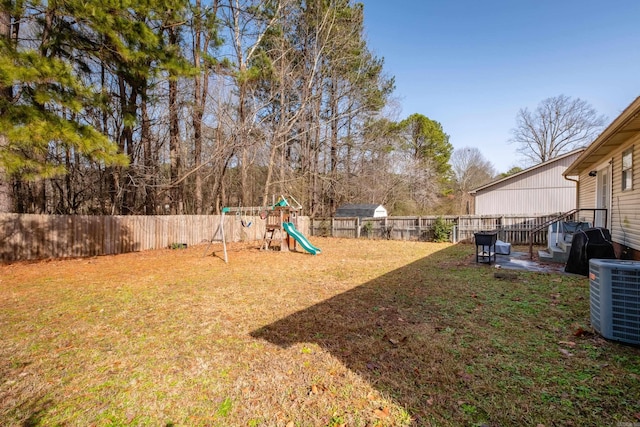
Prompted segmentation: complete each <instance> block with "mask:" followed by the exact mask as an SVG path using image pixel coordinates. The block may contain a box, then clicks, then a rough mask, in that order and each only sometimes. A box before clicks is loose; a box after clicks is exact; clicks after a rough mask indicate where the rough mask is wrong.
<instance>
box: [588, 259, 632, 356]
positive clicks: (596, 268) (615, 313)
mask: <svg viewBox="0 0 640 427" xmlns="http://www.w3.org/2000/svg"><path fill="white" fill-rule="evenodd" d="M589 285H590V297H589V299H590V302H591V326H593V329H595V330H596V331H597V332H598V333H599V334H601V335H602V336H603V337H605V338H607V339H611V340H616V341H622V342H626V343H630V344H640V261H622V260H615V259H591V260H589Z"/></svg>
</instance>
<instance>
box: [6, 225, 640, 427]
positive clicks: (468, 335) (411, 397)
mask: <svg viewBox="0 0 640 427" xmlns="http://www.w3.org/2000/svg"><path fill="white" fill-rule="evenodd" d="M311 240H312V243H313V244H314V245H316V246H318V247H320V248H322V250H323V253H322V254H321V255H318V256H311V255H308V254H303V253H279V252H262V251H259V250H258V249H256V248H254V247H249V246H246V245H240V244H239V245H236V246H233V247H232V248H231V251H230V253H229V260H230V262H229V264H224V262H223V261H221V260H220V259H219V258H216V257H213V256H206V257H202V254H203V251H204V246H200V247H193V248H188V249H184V250H163V251H151V252H143V253H134V254H127V255H119V256H108V257H99V258H93V259H79V260H66V261H49V262H40V263H25V264H13V265H5V266H0V308H1V309H0V342H1V343H2V345H1V346H0V425H2V426H52V425H56V426H57V425H69V426H75V425H78V426H86V425H95V426H124V425H136V426H138V425H149V426H283V427H285V426H286V427H292V426H335V427H337V426H403V425H416V426H430V425H433V426H465V425H467V426H483V425H486V426H516V425H517V426H539V425H544V426H566V425H569V426H605V425H606V426H616V425H617V424H618V423H625V425H631V424H626V423H638V422H640V381H639V378H640V349H638V348H635V347H632V346H627V345H622V344H618V343H615V342H609V341H605V340H603V339H602V338H600V337H598V336H597V335H594V334H593V333H592V331H591V328H590V326H589V290H588V280H587V279H586V278H582V277H574V276H565V275H559V274H541V273H526V272H518V273H517V275H516V277H512V278H509V279H508V280H507V279H500V278H496V277H495V276H494V273H495V272H496V269H495V268H494V267H490V266H486V265H480V266H478V265H476V264H475V262H474V261H475V256H474V247H473V246H471V245H455V246H453V245H449V244H435V243H420V242H395V241H356V240H345V239H323V238H312V239H311ZM256 246H257V245H256ZM212 249H215V250H219V249H220V248H219V247H215V248H212Z"/></svg>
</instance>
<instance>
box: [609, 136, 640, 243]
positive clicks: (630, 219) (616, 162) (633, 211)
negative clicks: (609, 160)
mask: <svg viewBox="0 0 640 427" xmlns="http://www.w3.org/2000/svg"><path fill="white" fill-rule="evenodd" d="M631 146H633V186H632V189H630V190H625V191H622V152H623V151H625V150H626V149H628V148H629V147H631ZM612 166H613V173H612V176H613V182H612V190H613V191H612V198H611V237H612V239H613V240H614V241H615V242H617V243H620V244H621V245H623V246H630V247H632V248H633V249H636V250H640V135H638V136H636V137H634V138H632V139H631V140H630V141H629V142H628V143H627V144H625V145H624V146H623V147H621V148H620V149H619V150H618V151H616V152H615V153H614V155H613V164H612Z"/></svg>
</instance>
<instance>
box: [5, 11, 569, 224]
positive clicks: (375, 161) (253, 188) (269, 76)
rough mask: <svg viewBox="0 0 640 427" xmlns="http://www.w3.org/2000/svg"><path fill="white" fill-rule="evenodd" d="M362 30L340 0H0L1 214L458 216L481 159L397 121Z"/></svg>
mask: <svg viewBox="0 0 640 427" xmlns="http://www.w3.org/2000/svg"><path fill="white" fill-rule="evenodd" d="M364 28H365V26H364V6H363V5H362V4H361V3H356V2H353V1H351V0H311V1H305V0H162V1H135V2H134V1H126V0H125V1H123V0H120V1H114V0H107V1H96V0H65V1H59V0H48V1H46V2H41V1H39V0H6V1H3V2H2V3H1V4H0V212H22V213H51V214H124V215H126V214H149V215H153V214H169V213H170V214H207V213H216V212H219V211H220V209H221V207H222V206H265V205H268V204H270V203H272V202H273V197H274V195H275V196H276V197H277V196H278V195H280V194H291V195H294V197H295V198H296V199H297V200H298V201H299V202H300V203H301V204H302V205H303V206H304V208H305V212H306V214H308V215H311V216H329V215H331V214H333V212H335V209H336V208H337V207H338V206H339V205H340V204H342V203H346V202H348V203H354V202H356V203H357V202H361V203H381V204H384V205H385V206H386V207H387V208H388V210H389V211H390V212H392V213H393V214H395V215H402V214H412V215H413V214H423V213H429V214H434V213H443V214H445V213H454V214H457V213H467V211H468V206H469V199H468V197H469V196H468V194H467V192H468V190H470V189H471V188H473V187H474V186H478V185H481V184H483V183H486V182H488V181H489V180H491V179H492V178H493V177H494V176H495V175H496V174H495V171H494V170H493V166H492V165H491V163H490V162H488V161H486V160H485V159H484V158H483V157H482V155H481V154H480V152H479V151H478V150H477V149H476V148H463V149H460V150H456V152H454V150H453V147H452V145H451V143H450V142H449V135H447V133H446V132H445V130H444V129H443V127H442V125H441V124H440V123H439V122H437V121H435V120H432V119H430V118H428V117H426V116H424V115H422V114H418V113H415V114H411V115H409V116H408V117H406V118H404V119H398V118H397V117H395V113H394V111H395V109H396V107H397V102H396V100H395V99H394V98H393V91H394V87H395V84H394V78H393V77H392V76H389V75H388V74H387V73H386V72H385V70H384V60H383V59H382V58H379V57H377V56H376V55H375V54H374V53H373V52H372V51H371V50H370V49H369V47H368V46H367V41H366V38H365V35H364ZM563 99H564V98H563ZM578 101H580V100H578ZM525 113H527V114H528V111H526V110H523V111H521V114H520V116H521V117H522V118H523V119H527V120H529V119H532V120H534V119H535V117H533V118H532V117H530V116H527V115H526V114H525ZM519 124H520V125H521V126H522V127H525V126H529V125H530V124H529V123H524V124H522V123H519ZM529 127H530V126H529ZM515 136H516V138H515V140H516V141H517V142H519V143H522V141H523V140H524V141H526V138H527V137H528V135H526V134H523V133H521V134H515ZM543 143H544V142H543ZM533 145H534V144H530V146H533ZM560 148H564V147H563V146H560ZM552 154H554V153H552Z"/></svg>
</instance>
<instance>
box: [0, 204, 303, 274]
mask: <svg viewBox="0 0 640 427" xmlns="http://www.w3.org/2000/svg"><path fill="white" fill-rule="evenodd" d="M220 218H221V216H220V215H164V216H133V215H132V216H88V215H28V214H0V242H1V247H0V261H3V262H11V261H19V260H34V259H46V258H68V257H87V256H96V255H113V254H121V253H126V252H135V251H144V250H148V249H161V248H168V247H171V246H172V245H176V246H178V245H182V244H186V245H189V246H190V245H195V244H199V243H205V242H209V241H211V240H216V241H220V240H221V237H222V233H221V230H220ZM241 219H242V220H244V222H245V224H246V223H248V222H251V226H250V227H244V226H243V225H242V221H241ZM224 224H225V227H224V232H225V238H226V241H227V242H239V241H255V240H261V239H262V238H263V236H264V230H265V221H264V220H262V219H260V218H259V217H252V216H250V217H246V216H243V217H242V218H240V217H239V216H237V215H235V214H230V215H227V216H226V218H225V222H224ZM297 227H298V229H299V230H300V232H301V233H303V234H308V233H309V231H308V230H309V219H308V218H307V217H303V216H299V217H298V226H297Z"/></svg>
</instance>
